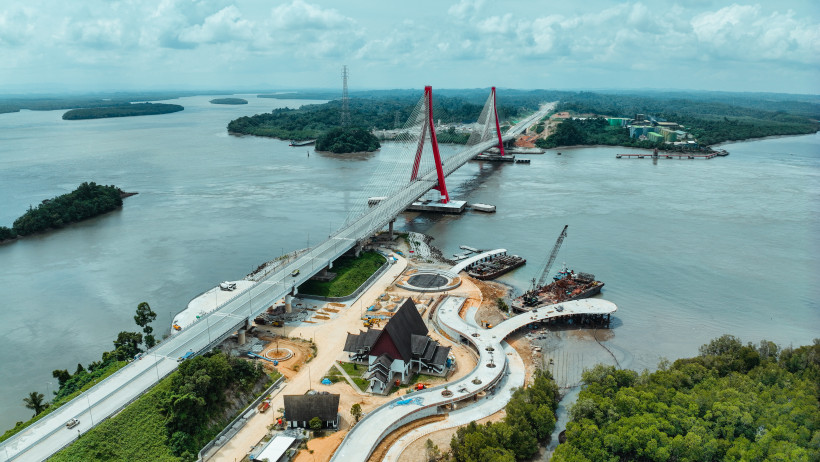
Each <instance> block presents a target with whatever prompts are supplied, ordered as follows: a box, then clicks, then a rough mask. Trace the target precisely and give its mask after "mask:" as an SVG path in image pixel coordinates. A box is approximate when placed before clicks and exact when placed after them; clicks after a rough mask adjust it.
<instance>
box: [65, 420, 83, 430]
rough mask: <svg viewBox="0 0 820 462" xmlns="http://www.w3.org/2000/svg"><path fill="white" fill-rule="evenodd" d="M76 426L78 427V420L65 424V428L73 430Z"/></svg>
mask: <svg viewBox="0 0 820 462" xmlns="http://www.w3.org/2000/svg"><path fill="white" fill-rule="evenodd" d="M77 425H80V420H79V419H70V420H69V421H68V422H66V423H65V428H74V427H76V426H77Z"/></svg>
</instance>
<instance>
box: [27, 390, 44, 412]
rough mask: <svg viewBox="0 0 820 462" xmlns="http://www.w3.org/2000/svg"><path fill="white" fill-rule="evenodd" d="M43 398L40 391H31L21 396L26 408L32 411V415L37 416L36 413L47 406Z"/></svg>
mask: <svg viewBox="0 0 820 462" xmlns="http://www.w3.org/2000/svg"><path fill="white" fill-rule="evenodd" d="M43 398H45V396H43V394H42V393H38V392H36V391H32V392H31V393H29V394H28V396H26V397H25V398H23V403H25V405H26V408H28V409H31V410H32V411H34V415H35V416H37V414H39V413H41V412H43V411H44V410H45V409H46V408H47V407H48V403H47V402H45V401H44V400H43Z"/></svg>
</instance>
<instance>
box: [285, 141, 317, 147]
mask: <svg viewBox="0 0 820 462" xmlns="http://www.w3.org/2000/svg"><path fill="white" fill-rule="evenodd" d="M314 143H316V140H306V141H296V140H291V141H290V144H289V145H288V146H293V147H299V146H310V145H311V144H314Z"/></svg>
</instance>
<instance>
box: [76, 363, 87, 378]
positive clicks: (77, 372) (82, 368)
mask: <svg viewBox="0 0 820 462" xmlns="http://www.w3.org/2000/svg"><path fill="white" fill-rule="evenodd" d="M81 372H85V368H84V367H83V365H82V364H80V363H77V370H76V371H75V372H74V375H77V374H79V373H81Z"/></svg>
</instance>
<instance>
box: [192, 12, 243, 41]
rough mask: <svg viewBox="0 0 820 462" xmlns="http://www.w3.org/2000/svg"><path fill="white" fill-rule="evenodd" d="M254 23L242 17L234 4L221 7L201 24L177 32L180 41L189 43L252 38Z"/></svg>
mask: <svg viewBox="0 0 820 462" xmlns="http://www.w3.org/2000/svg"><path fill="white" fill-rule="evenodd" d="M254 27H255V26H254V25H253V24H252V23H251V22H250V21H248V20H246V19H242V14H241V13H240V12H239V9H237V8H236V6H234V5H231V6H227V7H225V8H222V9H221V10H219V11H218V12H216V13H214V14H212V15H210V16H208V17H207V18H205V20H204V21H203V22H202V24H195V25H193V26H190V27H187V28H185V29H183V30H182V31H181V32H180V33H179V39H180V41H182V42H189V43H226V42H231V41H234V40H244V41H251V40H253V35H254V33H253V29H254Z"/></svg>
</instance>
